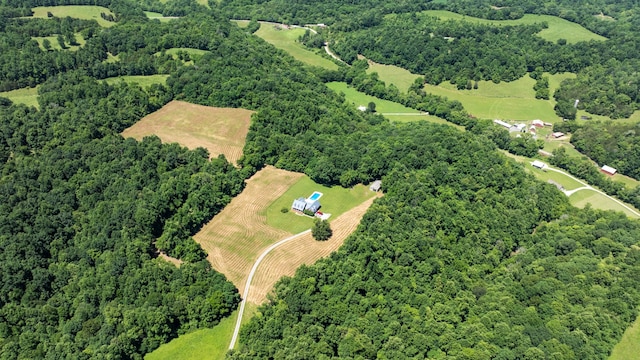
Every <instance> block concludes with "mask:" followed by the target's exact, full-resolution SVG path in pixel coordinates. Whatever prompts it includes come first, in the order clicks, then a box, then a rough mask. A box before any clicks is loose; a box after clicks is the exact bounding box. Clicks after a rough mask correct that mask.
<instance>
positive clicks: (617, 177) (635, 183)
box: [611, 173, 640, 189]
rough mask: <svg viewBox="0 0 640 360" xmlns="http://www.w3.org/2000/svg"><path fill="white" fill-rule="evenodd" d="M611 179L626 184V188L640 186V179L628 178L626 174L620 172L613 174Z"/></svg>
mask: <svg viewBox="0 0 640 360" xmlns="http://www.w3.org/2000/svg"><path fill="white" fill-rule="evenodd" d="M611 179H612V180H613V181H619V182H621V183H623V184H625V185H626V186H627V188H629V189H633V188H636V187H638V186H640V181H638V180H636V179H634V178H630V177H628V176H625V175H622V174H620V173H617V174H615V175H613V176H612V177H611Z"/></svg>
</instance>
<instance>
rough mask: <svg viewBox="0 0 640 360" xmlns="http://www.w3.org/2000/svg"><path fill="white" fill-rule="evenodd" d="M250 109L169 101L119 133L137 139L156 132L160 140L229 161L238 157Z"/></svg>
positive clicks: (245, 134)
mask: <svg viewBox="0 0 640 360" xmlns="http://www.w3.org/2000/svg"><path fill="white" fill-rule="evenodd" d="M251 114H253V112H252V111H249V110H244V109H232V108H215V107H208V106H202V105H194V104H190V103H186V102H183V101H172V102H170V103H168V104H167V105H165V106H164V107H162V109H160V110H158V111H156V112H154V113H152V114H149V115H147V116H145V117H144V118H143V119H142V120H140V121H138V122H137V123H136V124H134V125H133V126H131V127H130V128H128V129H126V130H125V131H124V132H123V133H122V135H123V136H124V137H133V138H136V139H138V140H140V139H142V138H143V137H145V136H148V135H157V136H158V137H159V138H160V139H161V140H162V141H163V142H165V143H171V142H176V143H178V144H180V145H182V146H186V147H187V148H190V149H195V148H198V147H204V148H206V149H208V150H209V156H211V157H216V156H218V155H219V154H224V156H225V157H226V158H227V160H229V161H230V162H236V161H237V160H238V159H239V158H240V156H242V148H243V147H244V142H245V138H246V136H247V132H248V130H249V122H250V119H251Z"/></svg>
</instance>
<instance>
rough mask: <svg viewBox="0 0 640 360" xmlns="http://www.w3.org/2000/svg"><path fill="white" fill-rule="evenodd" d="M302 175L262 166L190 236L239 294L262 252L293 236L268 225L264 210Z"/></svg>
mask: <svg viewBox="0 0 640 360" xmlns="http://www.w3.org/2000/svg"><path fill="white" fill-rule="evenodd" d="M303 176H304V175H303V174H300V173H294V172H291V171H286V170H280V169H276V168H274V167H272V166H267V167H265V168H264V169H262V170H260V171H258V172H257V173H256V174H254V175H253V176H252V177H251V178H250V179H249V180H247V184H246V187H245V189H244V190H243V191H242V193H240V195H238V196H236V197H235V198H234V199H233V200H231V202H230V203H229V205H227V206H226V207H225V208H224V209H223V210H222V211H221V212H220V213H219V214H218V215H216V216H215V217H214V218H213V219H212V220H211V221H210V222H209V223H207V224H206V225H205V226H204V227H203V228H202V229H201V230H200V232H198V233H197V234H196V235H195V236H194V237H193V238H194V239H195V240H196V241H197V242H198V243H199V244H200V246H202V248H203V249H204V250H205V251H207V253H208V254H209V255H208V260H209V262H210V263H211V265H212V266H213V268H214V269H216V270H217V271H219V272H221V273H223V274H224V275H225V276H226V277H227V279H229V280H230V281H231V282H233V284H234V285H235V286H236V287H237V288H238V289H240V291H241V292H242V291H244V285H245V282H246V280H247V276H248V275H249V271H250V270H251V267H252V266H253V263H254V262H255V260H256V259H257V258H258V256H259V255H260V254H261V253H262V252H263V251H264V249H266V248H267V247H268V246H269V245H271V244H273V243H275V242H277V241H279V240H282V239H284V238H286V237H288V236H290V235H292V234H291V233H290V232H287V231H284V230H281V229H276V228H274V227H272V226H269V225H267V217H266V215H265V210H266V209H267V208H268V207H269V205H271V204H272V203H273V202H274V201H275V200H276V199H278V198H279V197H280V196H282V195H283V194H284V193H285V192H286V191H287V190H288V189H289V188H290V187H291V186H292V185H293V184H295V183H296V182H297V181H298V180H299V179H300V178H302V177H303ZM291 201H293V199H292V200H291ZM289 205H291V204H289ZM242 295H244V294H242Z"/></svg>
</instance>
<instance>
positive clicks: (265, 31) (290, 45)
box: [255, 22, 339, 70]
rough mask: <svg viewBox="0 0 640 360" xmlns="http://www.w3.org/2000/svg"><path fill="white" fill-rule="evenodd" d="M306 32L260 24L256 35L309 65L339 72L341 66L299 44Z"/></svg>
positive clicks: (298, 29)
mask: <svg viewBox="0 0 640 360" xmlns="http://www.w3.org/2000/svg"><path fill="white" fill-rule="evenodd" d="M305 31H306V30H305V29H300V28H292V29H283V28H281V27H280V26H279V25H275V24H272V23H265V22H263V23H260V29H258V31H256V32H255V35H257V36H259V37H261V38H262V39H264V40H265V41H266V42H268V43H270V44H271V45H273V46H275V47H277V48H278V49H282V50H284V51H286V52H287V53H289V55H291V56H293V57H294V58H295V59H297V60H299V61H301V62H303V63H305V64H307V65H311V66H317V67H321V68H325V69H329V70H337V69H338V68H339V66H338V65H336V64H335V63H334V62H333V61H331V60H329V59H326V58H324V57H322V56H320V55H318V54H316V53H314V52H313V51H310V50H308V49H307V48H305V47H304V45H302V44H300V43H299V42H297V40H298V38H299V37H300V36H302V35H304V33H305Z"/></svg>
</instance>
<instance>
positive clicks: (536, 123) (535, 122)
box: [531, 119, 544, 127]
mask: <svg viewBox="0 0 640 360" xmlns="http://www.w3.org/2000/svg"><path fill="white" fill-rule="evenodd" d="M531 125H533V126H535V127H544V122H543V121H542V120H540V119H535V120H533V121H532V122H531Z"/></svg>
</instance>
